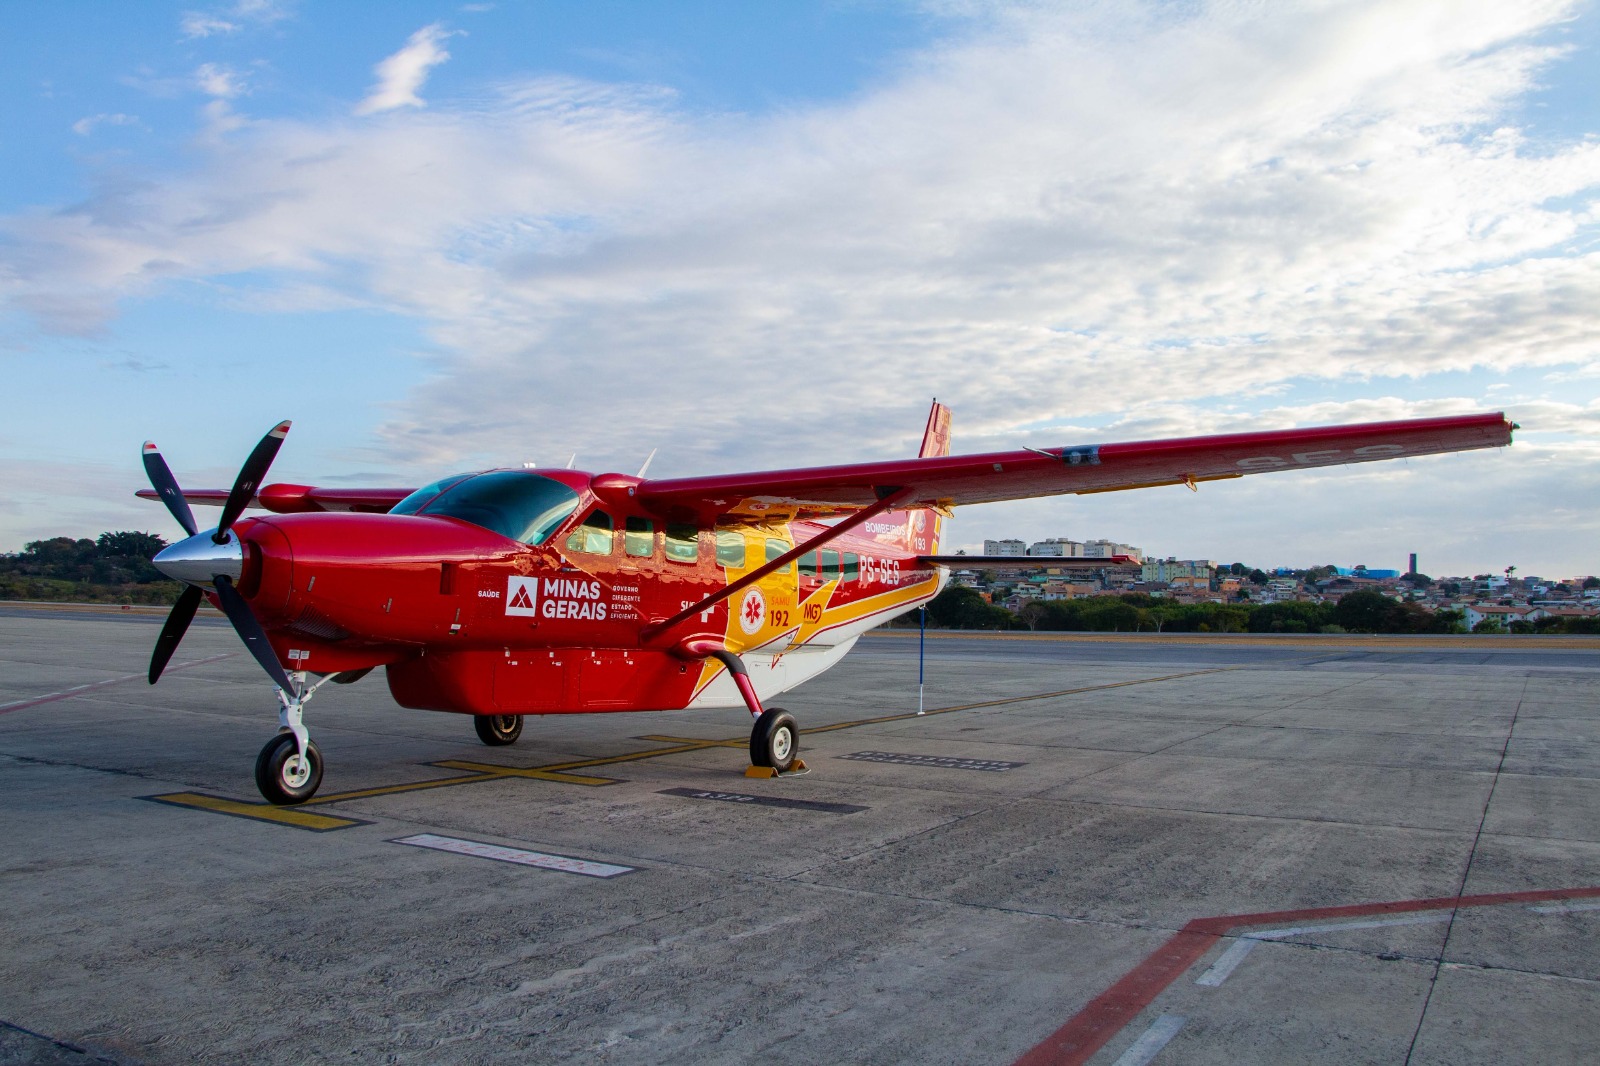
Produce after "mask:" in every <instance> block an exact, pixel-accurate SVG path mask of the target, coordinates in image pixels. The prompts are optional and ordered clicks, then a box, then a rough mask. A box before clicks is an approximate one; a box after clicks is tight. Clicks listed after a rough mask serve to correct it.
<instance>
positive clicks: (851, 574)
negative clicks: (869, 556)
mask: <svg viewBox="0 0 1600 1066" xmlns="http://www.w3.org/2000/svg"><path fill="white" fill-rule="evenodd" d="M860 577H861V558H860V556H858V555H856V553H855V552H845V553H844V579H845V580H846V581H855V580H857V579H859V578H860Z"/></svg>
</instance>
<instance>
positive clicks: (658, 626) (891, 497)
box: [639, 485, 913, 641]
mask: <svg viewBox="0 0 1600 1066" xmlns="http://www.w3.org/2000/svg"><path fill="white" fill-rule="evenodd" d="M873 492H874V493H876V495H877V497H878V502H877V503H875V504H872V505H871V506H869V507H864V508H862V509H861V510H859V511H857V512H856V513H855V514H853V515H851V516H850V517H849V518H846V519H845V520H844V521H842V522H840V523H839V524H838V525H834V526H829V527H828V528H827V529H825V530H823V531H822V532H821V533H818V534H817V535H816V536H814V537H812V538H811V539H810V540H808V541H806V542H805V543H803V544H796V545H795V546H794V547H793V548H790V549H789V550H788V551H786V552H784V553H783V554H782V555H780V556H778V557H777V558H776V559H773V560H771V561H770V562H768V563H767V564H766V565H765V566H758V567H756V568H755V569H754V570H752V571H750V572H749V573H748V574H746V575H744V577H741V578H740V579H739V580H737V581H734V582H732V583H730V584H727V585H724V586H722V588H720V589H718V590H717V591H716V592H713V593H712V594H711V595H709V596H707V597H706V598H705V599H703V600H701V601H700V602H699V603H697V604H695V605H694V606H692V607H685V608H684V609H683V610H681V611H679V612H678V613H677V614H675V615H673V616H672V617H671V618H669V619H667V620H666V621H665V622H655V623H653V624H651V625H648V626H645V627H644V628H643V629H642V630H640V632H639V637H640V639H641V640H646V641H647V640H650V639H651V638H653V637H657V636H660V635H661V634H662V633H665V632H666V631H667V630H669V629H671V628H672V627H673V626H675V625H677V624H678V623H679V622H682V621H684V620H685V619H687V618H693V617H694V616H695V615H697V614H699V613H700V612H701V611H704V610H707V609H708V608H711V607H714V606H716V605H717V604H719V603H721V602H722V601H723V600H725V599H727V598H728V597H729V596H732V595H733V594H734V593H735V592H742V591H743V590H745V589H746V588H749V587H750V586H751V585H754V584H755V583H756V582H757V581H760V580H761V579H762V578H764V577H766V576H767V575H768V574H770V573H772V572H773V571H774V570H776V569H778V568H779V567H781V566H783V565H785V564H786V563H790V562H793V561H794V560H795V559H798V558H800V556H802V555H804V554H805V553H806V552H808V551H811V550H812V549H814V548H818V547H821V546H822V545H824V544H826V543H828V542H829V541H831V540H833V539H834V538H835V537H838V536H840V535H842V534H844V533H848V532H850V531H851V530H852V529H854V528H856V527H857V526H859V525H860V524H861V523H863V522H865V521H867V520H868V519H869V518H876V517H877V516H878V515H880V514H882V513H883V512H885V511H888V510H892V509H893V508H894V506H895V504H897V503H900V502H901V501H903V500H905V499H906V498H907V497H909V496H911V494H912V492H913V488H912V486H909V485H908V486H906V487H904V488H875V489H874V490H873Z"/></svg>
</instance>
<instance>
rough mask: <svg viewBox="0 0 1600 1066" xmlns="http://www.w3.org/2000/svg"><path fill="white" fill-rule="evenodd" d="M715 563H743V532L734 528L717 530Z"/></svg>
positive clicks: (737, 564)
mask: <svg viewBox="0 0 1600 1066" xmlns="http://www.w3.org/2000/svg"><path fill="white" fill-rule="evenodd" d="M717 565H718V566H743V565H744V534H743V533H740V532H739V531H738V530H734V529H719V530H717Z"/></svg>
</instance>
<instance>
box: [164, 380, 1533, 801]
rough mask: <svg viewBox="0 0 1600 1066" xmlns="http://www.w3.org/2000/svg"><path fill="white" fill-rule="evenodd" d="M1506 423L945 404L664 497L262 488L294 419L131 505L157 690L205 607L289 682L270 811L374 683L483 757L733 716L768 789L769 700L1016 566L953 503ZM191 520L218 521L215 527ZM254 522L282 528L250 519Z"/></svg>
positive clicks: (1401, 448) (1351, 456)
mask: <svg viewBox="0 0 1600 1066" xmlns="http://www.w3.org/2000/svg"><path fill="white" fill-rule="evenodd" d="M1515 428H1517V427H1516V426H1515V425H1513V424H1512V423H1510V422H1508V421H1506V419H1505V416H1504V415H1503V414H1499V413H1496V414H1479V415H1464V416H1460V417H1452V418H1428V419H1416V420H1411V421H1401V422H1376V423H1368V424H1364V425H1345V426H1330V427H1325V428H1317V429H1295V430H1283V431H1275V432H1268V433H1238V434H1227V435H1222V436H1210V437H1190V438H1183V439H1172V440H1157V441H1138V442H1132V443H1122V444H1086V445H1077V446H1073V447H1066V448H1050V449H1040V448H1028V449H1024V450H1022V451H1013V452H994V453H990V454H987V455H961V456H952V455H950V412H949V410H948V409H947V408H945V407H944V406H943V405H941V404H939V403H937V402H936V403H935V404H934V405H933V409H932V411H931V412H930V414H929V416H928V424H927V429H926V431H925V433H924V435H923V440H922V449H921V451H920V452H919V453H918V457H917V458H915V459H904V460H894V461H887V462H874V463H857V464H852V465H847V466H827V467H811V468H808V469H799V470H774V471H766V472H760V473H748V474H722V475H717V476H713V477H689V478H663V479H652V480H646V479H645V478H643V477H630V476H628V475H626V474H587V473H582V472H580V471H576V470H551V469H511V470H485V471H479V472H476V473H467V474H456V475H453V476H451V477H447V478H442V479H440V480H439V481H435V482H434V483H433V484H431V485H427V486H425V487H423V488H420V489H415V490H413V489H360V488H357V489H340V488H319V487H312V486H309V485H286V484H276V485H261V480H262V478H263V477H265V475H266V472H267V468H268V467H269V466H270V465H271V463H272V460H273V458H274V457H275V456H276V455H277V452H278V448H279V447H280V446H281V445H282V443H283V438H284V436H285V435H286V434H287V433H288V431H289V423H288V422H283V423H280V424H279V425H278V426H276V427H274V428H273V430H272V431H271V432H269V433H268V434H267V435H266V436H265V437H263V438H262V440H261V443H260V444H258V445H257V446H256V448H255V450H254V451H253V452H252V453H251V454H250V457H249V458H248V459H247V460H246V462H245V464H244V466H243V468H242V469H241V470H240V472H239V476H238V479H237V480H236V481H235V483H234V485H233V488H232V489H231V490H229V491H227V492H223V491H221V490H199V491H193V490H190V491H185V490H183V489H180V488H179V487H178V483H177V481H176V479H174V478H173V476H172V472H171V471H170V470H169V469H168V467H167V464H166V461H165V460H164V459H162V457H161V453H160V451H159V450H158V449H157V448H156V446H155V445H154V444H151V443H148V442H146V444H145V446H144V464H145V470H146V472H147V473H148V474H149V477H150V482H151V484H152V485H153V486H154V488H153V489H141V490H140V491H139V493H138V495H140V496H142V497H145V498H147V499H160V500H161V501H162V502H163V503H165V504H166V505H167V509H168V510H169V511H171V512H172V516H173V517H174V518H175V519H176V520H177V521H178V524H179V525H181V526H182V527H183V528H184V530H185V531H187V532H188V534H189V537H188V539H186V540H182V541H179V542H178V543H176V544H173V545H172V546H170V547H168V548H166V549H165V550H164V551H162V552H161V553H160V554H159V555H157V556H156V558H155V564H156V566H157V567H159V568H160V569H161V571H162V572H163V573H165V574H167V575H168V576H169V577H172V578H175V579H177V580H179V581H183V582H185V583H186V585H187V587H186V588H185V589H184V590H183V593H182V594H181V595H180V596H179V598H178V602H177V604H176V605H175V606H174V607H173V609H172V613H171V615H169V616H168V618H167V622H166V625H165V626H164V627H163V629H162V631H161V635H160V637H159V638H157V640H156V647H155V653H154V655H153V656H152V658H151V662H150V683H151V684H154V683H155V682H156V679H157V678H159V677H160V676H161V671H162V669H163V668H164V667H165V666H166V664H167V662H168V660H170V659H171V658H172V654H173V652H174V651H175V650H176V648H177V646H178V642H179V641H180V640H181V639H182V637H183V634H184V632H185V630H186V629H187V628H188V626H189V623H190V621H191V620H192V619H193V618H194V612H195V610H196V608H197V607H198V606H199V604H200V600H201V598H202V597H204V598H206V599H209V600H210V601H211V602H212V603H213V604H214V605H216V606H217V607H219V608H221V610H222V611H223V612H224V613H225V614H226V615H227V617H228V619H229V621H231V622H232V623H233V627H234V629H236V630H237V631H238V633H239V636H240V637H241V638H243V640H244V642H245V645H246V647H247V648H248V649H249V650H250V652H251V654H252V655H254V656H255V658H256V660H257V661H258V662H259V663H260V664H261V666H262V667H263V668H264V669H265V670H266V672H267V674H268V675H269V676H270V677H271V678H272V680H273V681H274V682H275V683H276V685H277V694H278V702H279V705H280V715H279V721H280V725H281V727H282V728H281V729H280V730H279V732H278V735H277V736H274V737H273V738H272V739H271V740H270V741H268V742H267V745H266V747H264V748H263V749H262V750H261V755H260V757H259V758H258V759H257V760H256V783H257V785H258V786H259V787H260V789H261V793H262V795H263V796H265V797H266V798H267V799H268V800H269V801H271V802H272V803H278V804H292V803H301V802H304V801H305V800H307V799H310V798H311V796H312V795H313V794H314V793H315V792H316V790H317V786H318V784H319V783H320V782H321V780H322V755H321V753H320V752H319V751H318V750H317V746H316V745H315V744H314V743H312V741H311V739H310V737H309V735H308V734H307V732H306V728H305V725H304V722H303V718H302V712H303V710H304V707H305V704H306V701H307V700H309V699H310V698H311V696H312V694H313V693H315V692H316V691H317V690H318V689H319V688H320V687H321V686H322V685H323V684H324V683H325V682H328V681H335V682H351V681H355V680H357V679H359V678H360V677H362V676H363V675H365V674H366V673H367V672H368V671H370V670H372V669H373V668H374V667H377V666H382V667H384V669H385V672H386V674H387V676H388V681H389V691H390V692H391V693H392V694H393V696H394V698H395V700H396V702H398V703H399V704H400V705H401V706H404V707H414V708H418V709H422V710H431V711H453V712H455V713H457V714H470V715H473V716H474V718H473V724H474V726H475V727H476V729H477V733H478V736H479V738H480V739H481V740H482V741H483V742H484V743H485V744H510V743H513V742H514V741H515V740H516V739H517V737H518V735H519V734H520V733H521V732H522V718H523V716H524V715H527V714H567V713H578V712H592V711H645V710H671V709H677V708H683V707H735V706H743V707H745V708H746V709H747V710H748V711H749V712H750V714H751V715H752V716H753V717H754V718H755V726H754V729H753V730H752V732H751V736H750V761H751V763H752V764H753V767H752V771H750V772H752V773H754V772H760V773H763V774H765V775H773V774H777V773H783V772H787V771H790V770H792V769H797V768H800V767H803V765H804V764H803V763H800V762H799V760H798V758H797V755H798V752H799V748H800V734H799V729H798V727H797V726H796V724H795V720H794V717H793V716H792V715H790V714H789V713H788V712H787V711H784V710H782V709H780V708H777V707H764V706H763V701H764V700H768V699H771V698H772V697H774V696H776V695H777V694H778V693H780V692H783V691H785V690H787V689H790V688H793V687H794V686H795V685H798V684H800V683H801V682H802V681H805V680H807V679H809V678H812V677H815V676H816V675H817V674H819V673H821V672H822V671H824V670H826V669H828V668H829V667H830V666H833V665H834V664H835V663H837V662H838V661H839V660H840V659H841V658H842V657H843V656H844V654H845V653H846V652H848V651H849V650H850V648H851V646H852V645H854V644H855V642H856V639H857V638H858V637H860V635H861V634H862V633H863V632H865V631H866V630H868V629H871V628H872V627H873V626H877V625H880V624H882V623H883V622H886V621H888V620H889V619H891V618H893V617H895V616H896V615H900V614H904V613H905V612H907V611H910V610H912V609H914V608H916V607H918V606H920V605H921V604H924V603H926V602H927V601H928V600H930V599H932V598H933V597H934V596H935V595H936V594H937V593H938V592H939V590H940V589H941V588H943V586H944V584H945V582H946V581H947V580H948V577H949V568H950V567H951V566H952V565H955V566H959V567H972V566H1012V567H1015V566H1016V565H1017V560H1016V559H1013V558H1003V559H990V558H984V557H973V556H942V555H939V554H938V551H939V525H940V520H941V517H942V516H944V515H947V514H948V513H949V511H950V508H952V507H956V506H959V505H962V504H973V503H991V502H996V501H1001V500H1019V499H1027V498H1029V497H1035V496H1051V495H1059V494H1067V493H1089V492H1108V491H1113V490H1117V489H1132V488H1145V487H1150V486H1156V485H1183V484H1187V485H1189V486H1190V487H1191V488H1193V487H1194V486H1195V485H1196V484H1197V483H1199V482H1202V481H1216V480H1221V479H1225V478H1236V477H1241V476H1243V475H1245V474H1258V473H1265V472H1267V471H1273V470H1294V469H1304V468H1309V467H1321V466H1335V465H1339V464H1344V463H1360V462H1370V461H1374V460H1379V459H1399V458H1403V457H1407V456H1413V455H1430V454H1434V453H1437V452H1453V451H1463V450H1467V449H1471V448H1492V447H1499V446H1502V445H1506V444H1509V443H1510V442H1511V432H1512V430H1513V429H1515ZM258 486H259V487H258ZM190 503H200V504H213V505H217V504H220V505H221V506H222V517H221V520H220V521H219V522H218V523H217V525H216V527H215V528H214V529H210V530H206V531H204V532H201V531H200V530H199V527H198V526H197V525H196V523H195V520H194V515H193V513H192V512H191V511H190V508H189V504H190ZM251 506H255V507H261V508H265V509H266V510H268V511H271V512H273V514H272V515H270V516H266V517H259V518H241V517H240V516H241V514H242V513H243V511H244V509H245V508H246V507H251ZM830 522H831V524H829V523H830ZM1119 561H1125V560H1117V559H1112V560H1106V559H1094V560H1060V559H1052V560H1051V563H1050V565H1052V566H1057V565H1073V564H1074V563H1076V564H1077V565H1086V566H1106V565H1110V564H1115V563H1117V562H1119ZM312 677H315V678H316V680H314V681H313V680H309V679H310V678H312ZM758 768H759V769H758Z"/></svg>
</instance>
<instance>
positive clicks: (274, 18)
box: [178, 0, 289, 41]
mask: <svg viewBox="0 0 1600 1066" xmlns="http://www.w3.org/2000/svg"><path fill="white" fill-rule="evenodd" d="M288 17H289V10H288V7H287V5H285V4H283V3H280V2H278V0H237V2H236V3H234V4H231V5H229V6H228V7H225V8H220V9H216V10H212V11H185V12H184V13H183V17H182V18H181V19H179V20H178V31H179V32H180V33H181V34H182V35H183V39H184V40H186V41H192V40H197V39H200V38H205V37H214V36H217V35H219V34H221V35H224V36H226V35H228V34H234V33H238V32H240V31H241V30H244V29H245V28H246V27H248V26H250V25H252V24H253V25H258V26H265V25H271V24H272V23H274V22H278V21H280V20H282V19H285V18H288Z"/></svg>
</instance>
